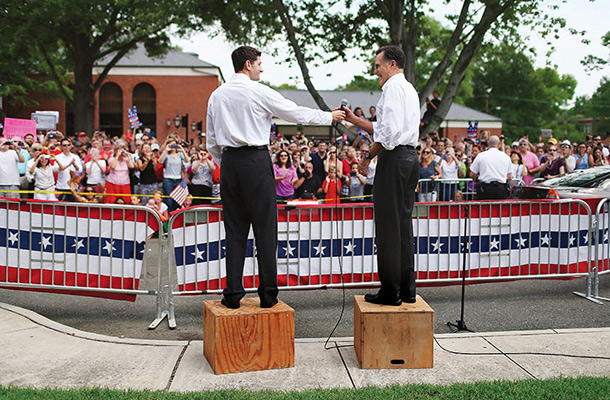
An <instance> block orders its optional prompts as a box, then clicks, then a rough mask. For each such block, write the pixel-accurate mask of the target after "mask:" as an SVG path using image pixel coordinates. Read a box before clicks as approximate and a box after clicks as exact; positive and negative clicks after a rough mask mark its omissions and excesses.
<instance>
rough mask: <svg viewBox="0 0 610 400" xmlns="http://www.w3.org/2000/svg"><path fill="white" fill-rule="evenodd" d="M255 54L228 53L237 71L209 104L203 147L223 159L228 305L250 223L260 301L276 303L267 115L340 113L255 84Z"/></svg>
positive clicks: (329, 117)
mask: <svg viewBox="0 0 610 400" xmlns="http://www.w3.org/2000/svg"><path fill="white" fill-rule="evenodd" d="M260 54H261V53H260V52H259V51H258V50H256V49H254V48H252V47H249V46H242V47H239V48H237V49H236V50H235V51H234V52H233V54H232V55H231V58H232V60H233V67H234V68H235V72H236V74H235V75H233V76H232V77H231V78H230V79H229V80H228V81H227V82H226V83H225V84H224V85H222V86H220V87H219V88H218V89H216V90H215V91H214V92H213V93H212V95H211V96H210V100H209V102H208V115H207V148H208V151H209V153H210V154H211V155H212V157H213V158H214V160H215V161H216V163H217V164H218V165H221V162H222V174H221V178H220V192H221V193H222V203H223V207H224V226H225V231H226V241H225V243H226V266H227V268H226V269H227V285H226V288H225V289H224V291H223V299H222V304H223V305H224V306H225V307H228V308H239V302H240V300H241V299H242V298H243V297H244V295H245V294H246V292H245V290H244V287H243V284H242V279H243V269H244V260H245V256H246V246H247V244H248V232H249V230H250V226H252V228H253V231H254V238H255V240H256V251H257V253H256V258H257V260H258V271H259V286H258V296H259V298H260V305H261V307H263V308H270V307H273V305H275V304H276V303H277V295H278V287H277V263H276V258H275V255H276V250H277V208H276V195H275V177H274V174H273V168H272V165H271V159H270V158H269V149H268V145H269V134H270V129H271V118H272V117H273V116H277V117H279V118H281V119H283V120H285V121H290V122H295V123H301V124H306V125H312V124H318V125H320V124H325V125H330V124H331V122H339V121H341V120H343V118H344V117H345V113H344V112H343V111H338V110H335V111H333V112H332V113H331V112H325V111H320V110H313V109H311V108H306V107H300V106H298V105H296V104H295V103H293V102H292V101H290V100H287V99H285V98H284V97H283V96H282V95H281V94H279V93H278V92H276V91H275V90H273V89H271V88H269V87H267V86H265V85H262V84H260V83H258V82H256V81H258V80H259V79H260V74H261V72H263V68H262V66H261V58H260Z"/></svg>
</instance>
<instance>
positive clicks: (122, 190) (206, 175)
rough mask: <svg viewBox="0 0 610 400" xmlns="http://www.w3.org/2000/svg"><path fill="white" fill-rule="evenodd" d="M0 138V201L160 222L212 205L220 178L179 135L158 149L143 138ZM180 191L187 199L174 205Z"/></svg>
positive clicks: (139, 134) (51, 134)
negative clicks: (91, 209) (73, 205)
mask: <svg viewBox="0 0 610 400" xmlns="http://www.w3.org/2000/svg"><path fill="white" fill-rule="evenodd" d="M36 139H37V140H35V138H34V135H32V134H29V135H25V137H24V138H23V140H18V139H8V138H5V137H0V196H2V197H9V198H31V199H36V200H47V201H74V202H89V203H117V204H131V205H144V206H148V207H150V208H153V209H154V210H156V211H157V212H158V213H159V215H160V216H161V219H162V220H163V221H166V220H168V219H169V213H171V212H172V211H174V210H176V209H178V208H180V207H188V206H191V205H198V204H210V203H211V202H212V200H213V197H212V187H213V186H214V182H215V181H216V183H217V182H218V179H219V176H218V175H217V174H215V171H216V169H217V167H216V165H215V164H214V162H213V161H212V159H211V157H210V156H209V155H208V154H207V151H206V149H205V143H204V142H203V141H202V139H199V140H198V143H196V144H188V143H186V142H185V141H183V140H182V139H180V137H179V136H178V134H176V133H174V134H171V135H169V136H168V138H167V140H165V141H164V142H163V143H160V142H159V141H158V140H157V138H156V137H154V136H152V135H150V134H149V133H148V132H147V131H135V132H129V133H127V134H124V135H122V136H121V137H110V136H109V135H106V134H105V132H95V133H94V134H93V135H92V137H89V136H88V135H86V134H85V133H84V132H81V133H79V134H77V135H75V136H74V137H67V136H64V135H63V134H62V133H61V132H59V131H48V132H46V133H40V134H39V135H38V138H36ZM178 185H183V186H187V185H188V190H189V193H190V195H189V197H187V200H186V201H185V202H184V203H183V204H182V205H179V204H178V203H177V202H176V201H175V200H174V199H172V198H171V197H170V196H169V195H170V193H171V192H172V190H174V188H176V186H178Z"/></svg>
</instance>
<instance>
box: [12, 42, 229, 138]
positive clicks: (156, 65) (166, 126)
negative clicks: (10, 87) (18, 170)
mask: <svg viewBox="0 0 610 400" xmlns="http://www.w3.org/2000/svg"><path fill="white" fill-rule="evenodd" d="M109 60H110V59H109V58H108V59H105V60H101V61H100V62H99V64H98V65H99V66H96V67H95V68H94V76H93V79H94V80H95V79H96V78H97V74H99V73H100V72H101V71H102V70H103V67H102V66H103V65H104V64H105V63H107V62H108V61H109ZM223 81H224V78H223V76H222V72H221V71H220V68H219V67H217V66H215V65H212V64H209V63H207V62H205V61H202V60H200V59H199V58H198V55H197V54H194V53H185V52H181V51H177V50H170V51H169V52H168V53H167V54H166V55H164V56H160V57H157V58H150V57H148V56H147V55H146V51H145V50H144V48H143V47H138V48H137V49H136V50H135V51H133V52H132V53H130V54H128V55H127V56H125V57H123V58H122V59H121V60H120V61H119V62H118V63H117V65H116V66H115V67H114V68H112V69H111V70H110V73H109V74H108V76H107V77H106V79H105V80H104V83H103V84H102V86H101V87H100V89H99V91H98V93H97V95H96V100H97V102H96V110H95V126H96V128H97V129H98V130H105V131H106V132H109V133H111V134H117V135H119V134H121V133H122V132H126V131H128V130H129V121H128V117H127V108H130V107H131V106H133V105H135V106H136V107H137V109H138V116H139V118H140V122H142V123H143V124H144V127H147V128H150V129H151V130H153V131H154V132H156V133H157V135H158V137H159V139H160V140H163V139H164V138H165V137H166V136H167V135H168V134H170V133H172V132H175V131H178V132H179V133H180V136H181V137H183V138H185V137H186V135H187V134H186V130H188V136H189V139H191V138H194V135H195V131H196V129H197V123H198V122H201V124H202V128H203V131H205V116H206V113H207V102H208V99H209V98H210V94H211V93H212V92H213V91H214V89H216V88H217V87H218V86H220V84H221V83H222V82H223ZM35 98H36V100H37V101H38V102H39V104H38V105H36V106H31V107H29V106H22V105H15V104H8V105H7V104H6V103H7V101H6V99H5V104H4V105H5V110H4V111H5V114H6V116H8V117H14V118H25V119H29V118H30V115H31V113H32V112H34V111H36V110H39V111H59V115H60V117H59V123H58V125H57V129H58V130H60V131H62V132H66V133H68V134H71V133H73V132H74V125H73V115H72V109H71V105H70V104H69V103H66V102H64V101H63V100H58V99H43V98H40V97H35ZM186 116H188V124H187V126H184V125H182V124H181V126H180V127H179V128H178V129H176V127H175V124H174V120H175V119H176V117H179V118H178V119H180V121H181V122H182V121H184V122H186V119H185V118H183V117H186ZM193 123H195V124H193Z"/></svg>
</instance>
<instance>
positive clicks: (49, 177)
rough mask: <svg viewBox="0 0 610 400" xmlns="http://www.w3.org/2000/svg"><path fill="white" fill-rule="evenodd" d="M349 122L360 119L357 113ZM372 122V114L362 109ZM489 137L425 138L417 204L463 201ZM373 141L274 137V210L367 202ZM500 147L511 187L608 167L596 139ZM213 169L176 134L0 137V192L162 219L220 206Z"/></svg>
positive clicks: (472, 188) (198, 148) (609, 155)
mask: <svg viewBox="0 0 610 400" xmlns="http://www.w3.org/2000/svg"><path fill="white" fill-rule="evenodd" d="M356 110H358V112H355V114H356V115H358V116H360V117H361V118H366V117H365V116H364V113H363V112H362V109H361V108H359V107H358V108H356ZM369 112H370V114H371V116H370V117H369V118H367V119H369V120H372V121H374V120H375V108H374V107H371V108H370V109H369ZM489 135H490V134H489V132H487V131H482V132H481V134H480V138H479V139H477V140H470V139H465V140H461V141H457V142H455V143H454V142H452V141H451V140H449V139H446V138H440V137H439V136H438V135H437V134H436V133H431V134H428V135H427V136H425V137H424V138H422V139H421V140H420V142H419V145H418V146H417V148H416V150H417V153H418V156H419V162H420V183H419V185H418V189H417V191H418V197H417V199H418V201H420V202H430V201H451V200H463V199H468V198H473V197H468V196H466V195H465V194H466V193H469V194H471V195H472V193H475V192H476V182H472V181H471V179H470V178H471V175H472V174H471V170H470V166H471V165H472V163H473V161H474V159H475V158H476V157H477V155H478V154H480V153H481V152H482V151H485V150H487V147H488V140H489ZM372 143H373V138H371V137H370V136H369V135H368V133H366V132H360V134H357V135H356V138H355V140H353V141H350V142H348V141H346V140H342V138H341V137H338V138H334V137H333V138H330V140H313V139H309V138H307V137H306V136H305V135H304V134H303V133H302V132H301V131H298V132H297V134H296V135H294V136H293V137H291V138H287V137H283V136H282V135H275V136H273V137H272V138H271V143H270V146H269V152H270V157H271V159H272V161H273V173H274V175H275V181H276V194H277V201H278V204H282V203H285V202H287V201H289V200H292V199H303V200H316V201H318V200H321V201H325V202H330V203H334V202H341V203H353V202H370V201H372V196H373V193H374V190H373V188H374V179H375V168H376V159H374V160H372V162H371V163H370V165H369V167H368V171H367V173H366V174H361V173H360V172H359V171H358V162H359V161H360V160H361V159H362V158H363V157H364V155H365V154H366V152H367V151H368V150H369V146H370V144H372ZM499 149H500V150H501V151H503V152H505V153H506V154H507V155H508V156H509V157H510V160H511V162H512V165H511V170H512V173H511V178H512V181H511V183H510V184H511V185H513V186H514V185H518V184H531V183H532V182H533V181H534V180H546V179H550V178H553V177H557V176H562V175H564V174H567V173H570V172H572V171H574V170H578V169H584V168H591V167H594V166H599V165H608V164H609V161H610V151H609V149H608V146H607V145H604V144H603V143H602V138H601V136H600V135H595V136H590V137H587V138H586V140H585V141H583V142H580V143H576V142H570V141H568V140H564V141H561V142H560V141H558V140H557V139H555V138H552V137H551V138H549V139H548V140H546V141H544V140H542V138H540V141H539V142H537V143H531V142H530V141H529V139H528V138H527V137H525V136H524V137H523V138H521V139H519V140H517V141H512V142H509V141H507V139H506V138H505V137H504V136H502V137H500V146H499ZM219 176H220V168H219V167H218V165H217V164H216V163H215V162H214V160H213V159H212V157H211V156H210V154H209V153H208V152H207V149H206V147H205V136H199V138H198V140H197V143H195V144H189V143H186V142H185V141H184V140H182V139H181V138H180V137H179V136H178V134H176V133H174V134H171V135H169V136H168V138H167V140H165V141H164V142H163V143H160V142H159V141H158V140H157V138H156V137H154V136H152V135H149V134H148V133H147V132H145V131H135V132H133V133H132V132H130V133H127V134H125V135H123V136H121V137H110V136H108V135H106V134H105V133H104V132H95V133H94V134H93V135H92V137H89V136H87V135H86V134H84V133H83V132H81V133H79V134H77V135H76V136H74V137H72V138H69V137H65V136H64V135H63V134H62V133H61V132H58V131H49V132H46V133H45V134H40V135H39V138H38V140H34V136H33V135H26V136H25V138H24V140H11V139H6V138H4V137H0V192H1V193H0V195H1V196H4V197H11V198H34V199H38V200H50V201H57V200H61V201H79V202H103V203H123V204H125V203H129V204H132V205H145V206H149V207H151V208H154V209H155V210H157V211H158V212H159V213H160V215H161V216H162V219H164V220H166V219H168V216H169V213H171V212H173V211H175V210H176V209H178V208H181V207H186V206H191V205H199V204H211V203H218V202H220V193H219V185H218V183H219ZM178 185H182V186H184V187H188V191H189V193H190V194H189V197H188V199H187V201H186V202H185V203H184V204H182V205H179V204H178V203H176V201H175V200H173V199H172V198H171V197H170V196H169V194H170V193H171V192H172V190H174V188H176V186H178Z"/></svg>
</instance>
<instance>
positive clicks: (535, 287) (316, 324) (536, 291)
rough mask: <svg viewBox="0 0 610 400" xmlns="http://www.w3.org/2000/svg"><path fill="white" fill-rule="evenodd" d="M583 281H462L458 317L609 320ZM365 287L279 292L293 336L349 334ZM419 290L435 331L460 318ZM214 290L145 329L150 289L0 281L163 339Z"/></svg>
mask: <svg viewBox="0 0 610 400" xmlns="http://www.w3.org/2000/svg"><path fill="white" fill-rule="evenodd" d="M585 288H586V282H585V280H584V279H571V280H524V281H514V282H497V283H485V284H475V285H467V287H466V292H465V293H466V295H465V307H464V321H465V323H466V326H467V327H468V328H469V329H470V330H473V331H476V332H502V331H525V330H540V329H570V328H599V327H610V302H606V303H605V304H603V305H599V304H595V303H592V302H590V301H587V300H585V299H582V298H580V297H578V296H575V295H574V294H572V292H574V291H584V290H585ZM368 292H373V290H364V289H353V290H345V291H342V290H340V289H329V290H312V291H286V292H281V293H280V298H281V299H282V300H283V301H284V302H286V303H287V304H289V305H290V306H291V307H293V308H294V309H295V311H296V314H295V324H296V337H297V338H326V337H328V336H329V335H330V333H331V331H332V329H333V327H334V326H335V325H336V323H337V321H338V320H339V317H340V316H341V322H340V323H339V325H338V327H337V329H336V331H335V332H334V335H333V336H335V337H351V336H353V296H354V295H356V294H363V293H368ZM418 294H419V295H421V296H422V298H423V299H424V300H425V301H426V302H427V303H428V304H429V305H430V306H431V307H432V308H433V309H434V312H435V315H434V321H435V328H434V331H435V333H437V334H441V333H448V332H450V331H451V330H450V328H449V327H448V326H447V322H455V321H456V320H459V319H461V312H460V311H461V308H460V304H461V302H460V299H461V287H460V286H443V287H422V288H418ZM600 295H601V296H604V297H610V277H608V276H602V277H600ZM249 296H253V295H249ZM344 296H345V302H344V301H343V297H344ZM218 298H219V296H217V295H206V296H182V297H176V298H175V311H176V323H177V327H176V329H174V330H170V329H169V328H168V325H167V322H165V321H164V322H162V323H161V325H159V327H158V328H157V329H155V330H149V329H148V325H149V323H150V322H151V321H152V320H153V319H154V318H155V316H156V298H155V297H154V296H138V298H137V300H136V302H135V303H131V302H125V301H117V300H108V299H100V298H91V297H81V296H71V295H63V294H53V293H40V292H28V291H21V290H7V289H0V302H2V303H7V304H12V305H15V306H19V307H23V308H26V309H28V310H31V311H34V312H36V313H38V314H40V315H42V316H44V317H46V318H49V319H51V320H53V321H56V322H59V323H61V324H64V325H67V326H69V327H72V328H74V329H79V330H82V331H87V332H93V333H99V334H102V335H108V336H114V337H119V338H120V337H127V338H140V339H162V340H201V339H202V325H203V311H202V310H203V301H204V300H209V299H218ZM343 304H345V308H344V310H343V313H342V308H343Z"/></svg>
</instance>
